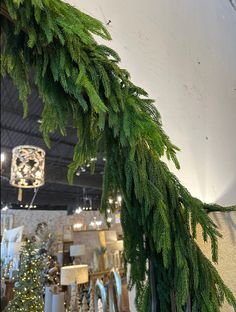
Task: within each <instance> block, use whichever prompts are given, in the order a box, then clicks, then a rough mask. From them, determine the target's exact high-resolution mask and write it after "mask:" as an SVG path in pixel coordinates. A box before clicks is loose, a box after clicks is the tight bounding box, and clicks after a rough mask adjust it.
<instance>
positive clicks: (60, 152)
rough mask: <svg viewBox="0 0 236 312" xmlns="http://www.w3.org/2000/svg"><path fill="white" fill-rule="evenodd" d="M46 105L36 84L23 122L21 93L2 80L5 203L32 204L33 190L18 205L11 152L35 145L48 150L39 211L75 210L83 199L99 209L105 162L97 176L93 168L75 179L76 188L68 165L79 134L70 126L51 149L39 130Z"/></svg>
mask: <svg viewBox="0 0 236 312" xmlns="http://www.w3.org/2000/svg"><path fill="white" fill-rule="evenodd" d="M41 111H42V102H41V100H40V98H39V96H38V93H37V89H36V87H35V86H34V85H33V83H32V93H31V95H30V97H29V116H28V117H27V118H26V119H23V117H22V116H23V109H22V104H21V103H20V102H19V100H18V91H17V89H16V87H15V86H14V85H13V83H12V80H11V79H10V78H9V77H5V78H4V79H2V80H1V152H2V153H4V154H5V156H6V160H5V161H4V162H3V173H2V178H1V184H2V185H1V186H2V187H1V200H2V202H4V204H5V203H8V204H10V203H11V204H13V206H14V207H15V208H16V207H18V208H21V207H20V205H23V206H25V205H27V204H29V203H30V202H31V200H32V198H33V195H34V192H33V190H25V191H24V192H23V202H22V203H18V201H17V192H18V190H17V189H16V188H14V187H12V186H11V185H10V183H9V174H10V166H11V151H12V149H13V148H14V147H15V146H18V145H35V146H38V147H41V148H43V149H44V150H45V151H46V164H45V174H46V178H45V182H46V183H45V185H44V186H42V187H41V188H39V191H38V192H37V195H36V197H35V201H34V204H35V205H36V206H37V209H56V210H59V209H63V210H65V209H68V210H69V211H71V210H73V209H74V208H75V207H76V206H78V204H79V203H81V202H82V200H83V198H85V197H88V198H90V199H91V200H92V207H93V209H97V208H98V207H99V203H100V198H101V188H102V175H103V169H104V160H103V158H102V156H100V157H98V160H97V164H96V170H95V173H94V174H93V175H91V174H90V172H89V168H86V172H84V173H83V172H81V174H80V176H75V179H74V183H73V185H69V184H68V181H67V166H68V165H69V164H70V162H71V161H72V157H73V147H74V145H75V144H76V141H77V137H76V131H75V129H74V128H73V127H68V129H67V136H65V137H63V136H62V135H61V134H60V133H59V132H56V133H54V134H52V135H51V148H50V149H48V148H47V147H46V145H45V143H44V141H43V138H42V134H41V132H40V130H39V127H40V116H41Z"/></svg>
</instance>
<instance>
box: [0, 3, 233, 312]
mask: <svg viewBox="0 0 236 312" xmlns="http://www.w3.org/2000/svg"><path fill="white" fill-rule="evenodd" d="M1 13H2V15H3V18H2V30H3V31H2V46H3V49H2V53H1V64H2V68H1V74H2V75H4V74H9V75H10V76H11V77H12V79H13V81H14V83H15V85H16V86H17V88H18V90H19V98H20V100H21V101H22V103H23V105H24V112H25V116H27V98H28V96H29V94H30V83H29V75H30V74H32V72H31V70H33V75H34V81H35V84H36V86H37V88H38V92H39V95H40V97H41V99H42V102H43V104H44V110H43V113H42V124H41V130H42V133H43V136H44V139H45V142H46V143H47V144H48V146H49V145H50V138H49V135H50V133H52V132H54V131H55V130H56V129H60V131H61V133H62V135H64V134H65V133H66V126H67V124H68V123H71V122H73V125H74V127H75V128H76V129H77V133H78V143H77V145H76V146H75V149H74V158H73V162H72V164H71V165H70V166H69V170H68V178H69V181H70V182H72V180H73V175H74V173H75V171H76V170H77V169H78V168H79V167H80V166H81V165H83V164H84V163H85V162H86V161H87V160H89V159H91V158H92V157H95V156H96V153H97V151H98V147H99V145H100V146H101V145H102V148H103V150H104V151H105V154H106V155H105V156H106V159H107V161H106V166H105V174H104V184H103V197H102V204H101V207H102V208H101V209H102V211H104V212H106V209H107V205H108V198H109V197H110V196H111V197H113V195H115V194H116V193H117V192H118V191H119V192H120V193H121V195H122V198H123V203H122V212H121V221H122V227H123V231H124V246H125V251H124V256H125V260H126V263H129V264H130V265H131V279H130V286H133V285H135V286H136V290H137V300H136V301H137V308H138V311H141V312H145V311H150V310H151V311H153V312H155V311H161V312H169V311H173V312H174V311H178V312H179V311H186V309H187V308H190V309H191V311H196V312H197V311H201V312H205V311H206V312H211V311H212V312H218V311H220V307H221V306H222V304H223V302H224V300H225V299H226V300H227V301H228V303H229V304H230V305H232V306H233V308H234V310H235V311H236V300H235V298H234V296H233V294H232V292H231V291H230V290H229V289H228V288H227V286H226V285H225V284H224V282H223V281H222V279H221V278H220V276H219V274H218V272H217V271H216V269H215V267H214V266H213V265H212V263H211V262H210V261H209V260H208V259H207V258H206V257H205V256H204V255H203V253H202V252H201V250H200V249H199V247H198V245H197V243H196V241H195V239H196V227H197V225H200V226H201V228H202V235H203V238H204V241H207V240H210V241H211V246H212V260H213V261H214V262H217V239H218V237H220V236H221V235H220V233H219V232H218V230H217V227H216V225H215V224H214V223H213V221H212V220H211V218H210V217H209V216H208V213H209V212H211V211H232V210H235V209H236V207H235V206H233V207H228V208H223V207H220V206H218V205H208V204H205V203H203V202H201V201H200V200H198V199H197V198H194V197H192V196H191V194H190V193H189V192H188V191H187V190H186V188H184V186H182V185H181V183H180V182H179V181H178V179H177V178H176V177H175V176H174V175H173V174H172V173H171V172H170V171H169V170H168V168H167V166H166V164H165V163H164V162H163V161H162V160H161V158H162V156H164V155H166V156H167V158H168V159H170V160H172V161H173V162H174V163H175V165H176V167H177V168H179V163H178V160H177V158H176V151H177V150H178V148H177V147H176V146H175V145H173V144H172V143H171V141H170V139H169V137H168V136H167V135H166V134H165V132H164V131H163V129H162V124H161V118H160V115H159V112H158V111H157V109H156V108H155V106H154V105H153V101H152V100H150V99H149V98H148V95H147V93H146V92H145V91H144V90H143V89H141V88H140V87H137V86H135V85H134V84H133V83H132V82H131V80H130V76H129V73H128V72H127V71H126V70H124V69H121V68H120V67H119V65H118V63H119V61H120V58H119V56H118V55H117V53H116V52H115V51H113V50H112V49H110V48H108V47H106V46H104V45H101V44H98V43H96V41H95V40H94V38H93V35H98V36H100V37H102V38H103V39H106V40H110V39H111V38H110V35H109V33H108V32H107V30H106V29H105V27H104V26H103V25H102V23H101V22H99V21H98V20H96V19H94V18H92V17H90V16H88V15H86V14H84V13H82V12H80V11H79V10H77V9H75V8H73V7H71V6H70V5H68V4H66V3H63V2H61V1H59V0H3V3H2V5H1Z"/></svg>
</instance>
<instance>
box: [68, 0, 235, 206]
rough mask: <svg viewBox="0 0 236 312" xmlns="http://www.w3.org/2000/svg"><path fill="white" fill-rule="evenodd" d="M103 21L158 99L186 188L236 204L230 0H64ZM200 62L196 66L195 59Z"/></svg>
mask: <svg viewBox="0 0 236 312" xmlns="http://www.w3.org/2000/svg"><path fill="white" fill-rule="evenodd" d="M68 2H70V3H71V4H74V5H75V6H77V7H78V8H80V9H81V10H83V11H85V12H87V13H88V14H90V15H92V16H94V17H96V18H98V19H100V20H101V21H103V22H104V23H105V22H107V21H108V20H111V23H110V25H109V26H107V28H108V29H109V31H110V32H111V35H112V37H113V41H112V42H111V43H109V45H110V46H111V47H113V48H114V49H115V50H116V51H117V52H118V53H119V54H120V56H121V58H122V64H121V65H122V66H123V67H125V68H126V69H128V70H129V71H130V73H131V75H132V79H133V81H134V82H136V83H137V84H139V85H140V86H142V87H144V88H145V89H146V90H147V91H148V92H149V94H150V97H152V98H154V99H156V100H157V106H158V108H159V110H160V112H161V115H162V117H163V123H164V128H165V130H166V132H167V133H168V134H169V136H170V137H171V138H172V141H173V142H174V143H176V144H177V145H178V146H179V147H180V148H181V153H179V160H180V162H181V171H180V172H178V173H177V175H178V177H179V178H180V179H181V181H182V182H183V183H184V184H185V185H186V186H187V187H188V188H189V190H190V191H191V192H192V194H194V195H196V196H198V197H199V198H201V199H203V200H205V201H208V202H213V201H217V202H219V203H221V204H233V203H235V202H236V192H235V189H236V144H235V134H236V123H235V117H236V57H235V55H236V40H235V35H236V31H235V30H236V11H234V10H233V8H232V6H231V5H230V2H229V0H208V1H205V0H198V1H196V0H179V1H173V0H165V1H161V0H148V1H140V0H129V1H125V0H120V1H116V0H86V1H85V0H83V1H79V0H68ZM199 63H200V64H199Z"/></svg>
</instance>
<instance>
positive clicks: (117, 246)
mask: <svg viewBox="0 0 236 312" xmlns="http://www.w3.org/2000/svg"><path fill="white" fill-rule="evenodd" d="M106 248H107V251H108V252H113V251H122V250H123V249H124V244H123V240H118V241H115V242H107V243H106Z"/></svg>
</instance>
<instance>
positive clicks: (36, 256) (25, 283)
mask: <svg viewBox="0 0 236 312" xmlns="http://www.w3.org/2000/svg"><path fill="white" fill-rule="evenodd" d="M44 264H45V253H41V252H40V249H39V246H38V244H37V243H36V242H35V241H34V239H33V238H30V239H28V240H27V241H26V243H25V245H24V247H23V249H22V252H21V261H20V266H19V271H18V274H17V276H16V278H15V286H14V298H13V300H12V301H10V303H9V304H8V306H7V308H6V312H21V311H22V312H42V311H43V307H44V302H43V294H44V285H43V281H44V279H45V276H44V271H45V268H44Z"/></svg>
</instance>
